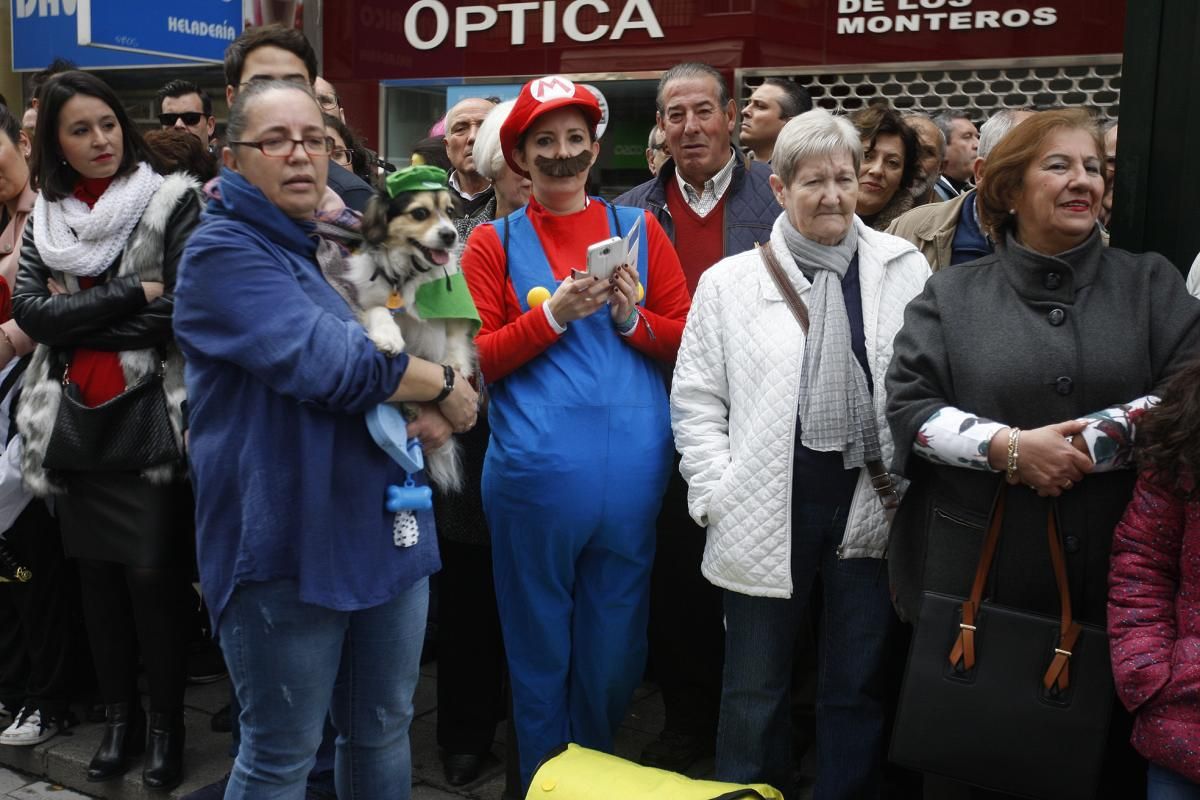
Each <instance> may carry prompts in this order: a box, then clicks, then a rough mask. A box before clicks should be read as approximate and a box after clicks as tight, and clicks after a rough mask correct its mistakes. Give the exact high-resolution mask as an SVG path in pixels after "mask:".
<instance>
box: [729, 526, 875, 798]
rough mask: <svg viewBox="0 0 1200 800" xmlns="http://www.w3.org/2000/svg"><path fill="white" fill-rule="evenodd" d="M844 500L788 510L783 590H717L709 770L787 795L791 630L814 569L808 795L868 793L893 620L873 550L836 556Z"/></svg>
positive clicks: (868, 795)
mask: <svg viewBox="0 0 1200 800" xmlns="http://www.w3.org/2000/svg"><path fill="white" fill-rule="evenodd" d="M845 527H846V509H845V508H839V507H835V506H826V505H818V504H811V503H798V504H796V505H795V506H794V508H793V512H792V558H791V566H792V596H791V597H790V598H788V599H782V598H771V597H751V596H749V595H744V594H740V593H738V592H732V591H726V592H725V629H726V632H725V672H724V677H723V681H722V683H723V685H722V691H721V714H720V719H719V722H718V725H717V778H718V779H719V780H725V781H734V782H738V783H755V782H764V783H769V784H771V785H772V786H774V787H775V788H777V789H779V790H780V791H781V792H783V793H784V794H785V795H786V796H788V797H792V796H793V788H794V787H793V786H792V776H793V772H794V770H793V763H792V761H793V759H792V728H791V725H792V722H791V714H790V708H791V696H790V695H791V683H792V661H793V649H794V645H795V640H796V634H797V632H798V630H799V627H800V623H801V621H802V620H803V619H804V617H805V616H806V615H807V614H808V613H809V609H808V602H809V597H810V594H811V591H812V587H813V582H814V580H815V578H816V577H817V574H818V573H819V574H820V576H821V586H822V590H823V595H822V596H823V600H824V606H823V610H822V614H821V623H820V636H819V639H818V644H817V646H818V659H819V661H818V670H817V677H818V683H817V709H816V717H817V784H816V788H815V792H814V797H815V798H816V800H827V799H828V798H856V799H858V800H861V799H862V798H871V797H877V796H878V795H879V787H880V772H881V769H882V765H883V757H884V753H883V738H884V697H883V694H884V686H885V681H884V680H883V675H882V665H883V656H884V653H885V650H886V647H887V641H888V636H889V634H890V632H891V631H892V629H893V624H894V622H895V616H894V612H893V611H892V604H891V598H890V596H889V593H888V581H887V570H886V569H885V567H884V563H883V561H882V560H880V559H875V558H853V559H839V558H838V556H837V548H838V545H839V544H840V543H841V541H842V534H843V532H844V530H845Z"/></svg>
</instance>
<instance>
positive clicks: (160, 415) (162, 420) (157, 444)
mask: <svg viewBox="0 0 1200 800" xmlns="http://www.w3.org/2000/svg"><path fill="white" fill-rule="evenodd" d="M165 368H166V364H165V362H163V361H161V360H160V361H159V369H158V372H156V373H155V374H152V375H147V376H146V377H145V378H143V379H142V380H140V381H138V383H136V384H135V385H134V386H132V387H130V388H129V389H126V390H125V391H124V392H122V393H121V394H119V395H117V396H116V397H114V398H113V399H111V400H108V401H106V402H104V403H101V404H100V405H98V406H87V405H84V404H83V402H81V400H80V395H79V387H78V386H76V385H75V384H73V383H71V381H70V378H69V377H68V374H67V369H64V370H63V377H62V384H63V391H62V402H60V403H59V406H58V416H57V417H55V419H54V431H53V432H52V433H51V434H50V442H49V443H48V444H47V445H46V455H45V457H44V458H43V459H42V466H43V467H45V468H46V469H54V470H70V471H77V472H136V471H140V470H143V469H146V468H148V467H153V466H156V465H158V464H165V463H167V462H170V461H175V460H177V459H179V458H180V452H179V445H178V443H177V442H176V440H175V431H174V429H173V428H172V427H171V419H170V417H169V416H168V414H167V398H166V395H165V394H163V371H164V369H165Z"/></svg>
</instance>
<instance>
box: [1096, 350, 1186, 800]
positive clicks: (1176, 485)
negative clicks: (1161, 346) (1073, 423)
mask: <svg viewBox="0 0 1200 800" xmlns="http://www.w3.org/2000/svg"><path fill="white" fill-rule="evenodd" d="M1137 436H1138V444H1139V450H1140V455H1139V464H1140V466H1141V468H1142V470H1143V471H1142V474H1141V476H1140V478H1139V479H1138V484H1137V488H1136V489H1135V490H1134V496H1133V500H1132V501H1131V502H1130V503H1129V507H1128V508H1127V509H1126V510H1125V516H1124V518H1123V519H1122V520H1121V522H1120V524H1119V525H1118V526H1117V529H1116V532H1115V533H1114V535H1113V553H1112V569H1111V571H1110V574H1109V593H1108V632H1109V636H1110V637H1111V640H1112V664H1113V676H1114V678H1115V682H1116V689H1117V693H1118V694H1119V695H1120V697H1121V700H1122V702H1124V703H1125V705H1126V707H1127V708H1129V710H1130V711H1132V712H1134V713H1135V714H1136V715H1137V718H1136V721H1135V722H1134V729H1133V738H1132V743H1133V746H1134V747H1135V748H1136V749H1137V751H1138V752H1139V753H1141V754H1142V755H1143V756H1145V757H1146V758H1147V759H1148V760H1149V761H1150V773H1149V788H1148V794H1147V797H1148V800H1167V799H1168V798H1169V799H1170V800H1188V799H1189V798H1200V484H1198V482H1197V477H1198V476H1200V362H1193V363H1192V364H1191V365H1190V366H1188V367H1187V368H1185V369H1184V370H1182V371H1180V372H1179V373H1178V374H1177V375H1176V376H1175V377H1174V378H1173V379H1172V381H1171V383H1170V384H1169V385H1168V386H1167V390H1166V391H1165V392H1164V395H1163V399H1162V402H1161V403H1160V404H1159V405H1157V406H1154V407H1152V408H1150V409H1149V410H1147V411H1146V412H1145V416H1144V417H1143V418H1142V419H1141V421H1140V423H1139V425H1138V433H1137Z"/></svg>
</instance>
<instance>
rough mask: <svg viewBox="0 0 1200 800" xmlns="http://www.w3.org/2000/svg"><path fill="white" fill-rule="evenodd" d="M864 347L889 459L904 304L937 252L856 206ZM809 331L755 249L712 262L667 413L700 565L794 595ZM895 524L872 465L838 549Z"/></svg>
mask: <svg viewBox="0 0 1200 800" xmlns="http://www.w3.org/2000/svg"><path fill="white" fill-rule="evenodd" d="M854 222H855V225H856V226H857V227H858V242H859V245H858V266H859V276H860V277H859V279H860V283H861V287H862V304H863V327H864V329H865V335H866V346H867V358H868V363H869V364H870V367H871V375H872V377H873V379H874V383H875V397H874V401H875V411H876V415H877V416H876V419H877V421H878V426H879V438H880V443H881V445H882V447H883V462H884V463H885V464H888V463H890V461H891V457H892V437H891V433H890V432H889V430H888V425H887V422H886V420H885V418H884V409H885V408H886V406H887V399H886V397H885V396H884V392H883V378H884V375H885V374H886V373H887V368H888V363H889V362H890V361H891V359H892V339H893V338H894V337H895V335H896V333H897V332H898V331H899V330H900V325H901V323H902V322H903V318H904V307H905V306H906V305H907V304H908V301H909V300H911V299H912V298H913V297H915V296H916V295H917V294H918V293H920V291H921V289H922V287H923V286H924V284H925V280H926V278H928V277H929V275H930V272H929V264H928V263H926V261H925V259H924V257H923V256H922V255H921V254H920V253H919V252H918V251H917V250H916V248H914V247H913V246H912V245H911V244H909V243H908V242H906V241H904V240H903V239H900V238H897V237H895V236H889V235H888V234H886V233H880V232H877V231H874V230H872V229H870V228H868V227H867V226H866V225H864V224H863V223H862V222H861V221H860V220H859V219H858V218H857V217H855V218H854ZM770 246H771V247H772V248H773V249H774V251H775V255H776V256H777V257H778V259H779V263H780V264H781V265H783V268H784V271H785V272H786V273H787V275H788V277H789V278H790V279H791V281H792V285H793V286H795V287H796V290H797V291H798V292H799V293H800V296H801V298H802V299H805V300H806V302H807V295H808V293H809V289H810V287H811V284H809V282H808V280H807V279H806V278H805V277H804V275H803V274H802V273H801V272H800V270H799V268H798V267H797V266H796V263H795V261H793V260H792V257H791V254H790V253H789V252H788V250H787V246H786V245H785V244H784V242H783V238H782V235H781V234H780V233H779V232H778V230H776V231H774V232H773V233H772V234H771V243H770ZM803 356H804V333H803V332H802V331H801V329H800V325H799V323H797V322H796V319H795V317H793V316H792V312H791V311H790V310H789V309H788V306H787V303H786V302H785V301H784V299H783V296H782V295H781V294H780V293H779V290H778V289H777V288H776V287H775V284H774V283H773V282H772V280H771V276H770V275H769V274H768V273H767V271H766V268H765V267H764V266H763V264H762V261H761V259H760V256H759V254H758V252H757V251H754V250H751V251H748V252H745V253H740V254H738V255H735V256H730V257H729V258H726V259H724V260H722V261H720V262H718V263H717V264H715V265H714V266H712V267H711V268H710V269H709V270H708V271H707V272H705V273H704V275H703V277H701V279H700V284H699V286H698V287H697V288H696V295H695V297H694V298H693V299H692V309H691V312H690V313H689V314H688V318H687V326H686V327H685V328H684V332H683V343H682V344H681V345H680V348H679V358H678V360H677V361H676V364H675V378H674V382H673V384H672V389H671V424H672V427H673V429H674V432H675V446H676V448H677V449H678V450H679V452H680V454H681V455H682V463H681V464H680V471H681V472H682V473H683V477H684V479H685V480H686V481H687V482H688V510H689V512H690V513H691V515H692V518H693V519H695V520H696V522H697V523H698V524H700V525H704V526H707V528H708V533H707V537H708V539H707V543H706V545H705V548H704V562H703V566H702V568H701V569H702V571H703V573H704V576H705V577H706V578H707V579H708V580H709V581H711V582H712V583H714V584H716V585H717V586H720V587H723V588H725V589H731V590H733V591H736V592H741V593H742V594H748V595H760V596H765V597H790V596H791V594H792V576H791V536H790V528H791V507H792V457H793V453H794V448H793V442H794V440H795V436H796V404H797V397H798V393H799V388H800V372H801V364H802V363H803ZM887 535H888V527H887V520H886V519H885V517H884V513H883V506H882V505H881V504H880V502H879V499H878V498H877V497H876V495H875V493H874V492H873V491H872V490H871V487H870V483H869V479H868V476H867V471H866V470H865V469H864V470H862V471H861V475H860V476H859V480H858V485H857V486H856V487H855V490H854V500H853V502H852V503H851V508H850V512H849V518H848V520H847V523H846V533H845V536H844V538H843V540H842V545H841V547H840V548H839V554H840V556H841V557H842V558H861V557H870V558H882V557H883V556H884V553H885V551H886V549H887Z"/></svg>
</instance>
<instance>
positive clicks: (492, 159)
mask: <svg viewBox="0 0 1200 800" xmlns="http://www.w3.org/2000/svg"><path fill="white" fill-rule="evenodd" d="M516 102H517V101H516V100H508V101H506V102H503V103H500V104H499V105H497V106H496V107H495V108H493V109H492V110H491V111H489V112H488V115H487V116H486V117H484V118H483V122H482V123H480V125H479V130H477V131H476V132H475V144H474V145H472V146H471V156H472V158H474V159H475V171H476V172H478V173H479V174H480V175H482V176H483V177H485V178H487V179H488V180H490V181H494V180H496V178H497V177H499V175H500V172H501V171H502V170H503V169H504V166H505V162H504V148H503V147H501V146H500V126H501V125H503V124H504V120H506V119H508V112H510V111H512V107H513V106H514V105H515V104H516Z"/></svg>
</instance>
